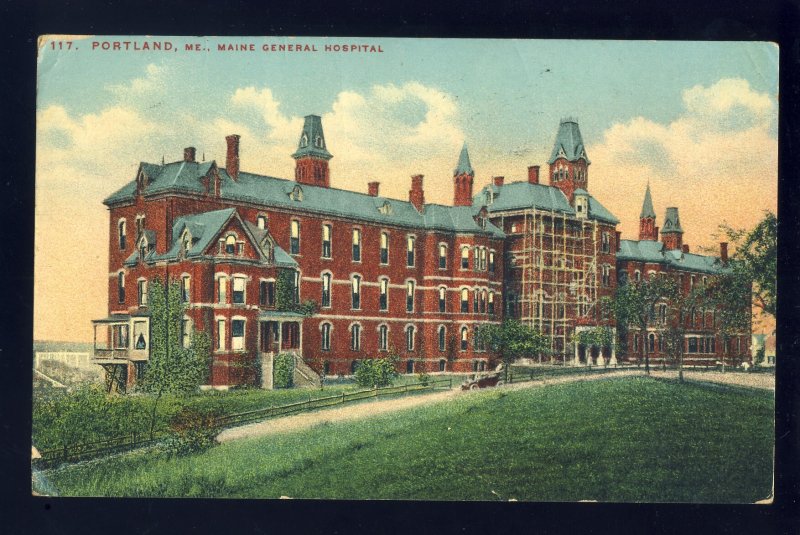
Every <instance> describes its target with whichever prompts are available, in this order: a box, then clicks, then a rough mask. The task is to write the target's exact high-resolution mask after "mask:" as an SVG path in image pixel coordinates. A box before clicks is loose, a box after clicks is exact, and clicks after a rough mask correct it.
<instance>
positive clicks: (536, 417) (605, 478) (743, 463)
mask: <svg viewBox="0 0 800 535" xmlns="http://www.w3.org/2000/svg"><path fill="white" fill-rule="evenodd" d="M773 410H774V402H773V397H772V394H771V393H769V392H759V391H747V390H741V389H732V388H707V387H703V386H698V385H691V384H684V385H680V384H677V383H671V382H666V381H657V380H653V379H647V378H618V379H609V380H603V381H593V382H581V383H567V384H562V385H552V386H548V387H545V388H535V389H522V390H513V391H510V390H506V391H503V390H488V391H481V392H477V393H471V394H468V395H462V396H458V397H457V398H455V399H454V400H451V401H446V402H442V403H439V404H435V405H430V406H424V407H421V408H417V409H413V410H408V411H405V412H398V413H394V414H391V415H388V416H381V417H374V418H368V419H364V420H359V421H355V422H347V423H337V424H324V423H323V424H320V425H318V426H316V427H315V428H312V429H311V430H307V431H304V432H297V433H290V434H284V435H273V436H265V437H260V438H253V439H243V440H240V441H235V442H230V443H226V444H223V445H220V446H217V447H215V448H213V449H211V450H209V451H207V452H205V453H202V454H198V455H194V456H190V457H185V458H178V459H175V458H171V459H170V458H161V457H152V456H145V455H139V456H138V457H137V456H128V457H122V458H117V459H110V460H107V461H101V462H98V463H92V464H90V465H83V466H80V465H76V466H71V467H66V468H62V469H59V470H55V471H53V472H51V473H50V474H48V475H49V477H50V478H51V481H52V483H53V484H54V485H55V487H56V488H57V489H58V490H59V492H60V493H61V494H62V495H73V496H177V497H182V496H208V497H237V498H278V497H280V496H283V495H285V496H291V497H295V498H341V499H360V498H365V499H366V498H373V499H427V500H497V499H503V500H506V499H511V498H514V499H517V500H532V501H576V500H599V501H656V502H753V501H755V500H759V499H763V498H766V497H768V496H769V494H770V489H771V482H772V443H773Z"/></svg>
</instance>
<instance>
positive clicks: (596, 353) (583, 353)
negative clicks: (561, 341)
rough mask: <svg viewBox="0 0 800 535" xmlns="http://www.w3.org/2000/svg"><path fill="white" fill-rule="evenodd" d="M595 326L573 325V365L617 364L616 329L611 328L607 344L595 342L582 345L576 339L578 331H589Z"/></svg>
mask: <svg viewBox="0 0 800 535" xmlns="http://www.w3.org/2000/svg"><path fill="white" fill-rule="evenodd" d="M594 328H595V327H592V326H585V325H580V326H577V327H575V335H576V336H575V337H574V338H575V339H576V340H575V341H573V343H572V345H573V348H574V352H575V354H574V359H573V362H572V365H573V366H595V365H596V366H616V365H617V352H616V343H615V342H614V341H615V340H616V339H617V329H616V327H612V328H611V342H610V343H609V344H607V345H603V346H599V345H597V344H589V345H584V344H582V343H579V342H578V341H577V338H578V336H577V335H578V333H580V332H584V331H591V330H592V329H594Z"/></svg>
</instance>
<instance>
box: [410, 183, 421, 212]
mask: <svg viewBox="0 0 800 535" xmlns="http://www.w3.org/2000/svg"><path fill="white" fill-rule="evenodd" d="M422 177H423V175H414V176H412V177H411V190H409V192H408V201H409V202H410V203H411V204H413V205H414V208H416V209H417V211H418V212H422V206H423V205H424V204H425V191H423V189H422Z"/></svg>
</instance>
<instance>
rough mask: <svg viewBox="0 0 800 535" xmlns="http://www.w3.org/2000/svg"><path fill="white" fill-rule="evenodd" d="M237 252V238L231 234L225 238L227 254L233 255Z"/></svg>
mask: <svg viewBox="0 0 800 535" xmlns="http://www.w3.org/2000/svg"><path fill="white" fill-rule="evenodd" d="M235 252H236V236H234V235H233V234H231V235H230V236H228V237H227V238H225V254H233V253H235Z"/></svg>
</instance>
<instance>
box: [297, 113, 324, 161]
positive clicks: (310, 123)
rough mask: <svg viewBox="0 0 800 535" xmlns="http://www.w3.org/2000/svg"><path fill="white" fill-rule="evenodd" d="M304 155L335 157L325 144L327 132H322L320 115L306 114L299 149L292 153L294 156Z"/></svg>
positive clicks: (298, 144) (300, 156)
mask: <svg viewBox="0 0 800 535" xmlns="http://www.w3.org/2000/svg"><path fill="white" fill-rule="evenodd" d="M303 156H316V157H318V158H323V159H325V160H330V159H331V158H333V155H332V154H331V153H330V152H328V149H327V148H326V146H325V134H324V133H323V132H322V119H321V118H320V116H319V115H306V117H305V122H304V123H303V131H302V132H301V133H300V141H298V143H297V151H296V152H295V153H294V154H292V158H302V157H303Z"/></svg>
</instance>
